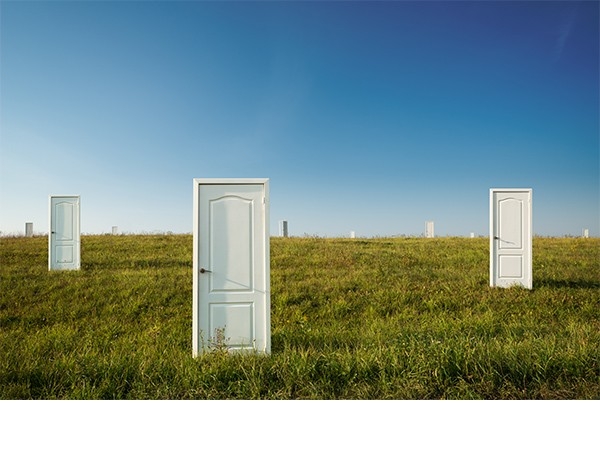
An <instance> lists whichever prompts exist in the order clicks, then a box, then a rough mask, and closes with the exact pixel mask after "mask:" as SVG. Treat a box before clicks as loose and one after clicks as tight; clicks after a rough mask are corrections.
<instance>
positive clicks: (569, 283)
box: [533, 279, 600, 289]
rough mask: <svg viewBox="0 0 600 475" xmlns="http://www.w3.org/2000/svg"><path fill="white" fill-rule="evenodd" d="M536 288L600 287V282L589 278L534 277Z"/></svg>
mask: <svg viewBox="0 0 600 475" xmlns="http://www.w3.org/2000/svg"><path fill="white" fill-rule="evenodd" d="M533 285H534V288H540V287H549V288H551V289H600V282H592V281H588V280H564V279H534V282H533Z"/></svg>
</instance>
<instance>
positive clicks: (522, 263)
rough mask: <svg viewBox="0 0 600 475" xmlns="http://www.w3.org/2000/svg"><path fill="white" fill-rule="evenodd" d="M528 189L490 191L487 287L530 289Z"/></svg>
mask: <svg viewBox="0 0 600 475" xmlns="http://www.w3.org/2000/svg"><path fill="white" fill-rule="evenodd" d="M531 198H532V190H531V189H530V188H526V189H522V188H514V189H510V188H509V189H506V188H492V189H491V190H490V285H491V286H492V287H496V286H497V287H509V286H511V285H522V286H523V287H525V288H528V289H531V288H532V270H531V261H532V259H531V258H532V253H531V240H532V226H531V222H532V218H531Z"/></svg>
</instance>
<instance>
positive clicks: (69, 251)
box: [48, 196, 81, 270]
mask: <svg viewBox="0 0 600 475" xmlns="http://www.w3.org/2000/svg"><path fill="white" fill-rule="evenodd" d="M79 220H80V197H79V196H51V197H50V219H49V223H50V230H49V233H48V269H50V270H78V269H79V268H80V264H81V256H80V252H81V245H80V223H79Z"/></svg>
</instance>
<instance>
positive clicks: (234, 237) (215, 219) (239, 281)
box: [193, 179, 270, 355]
mask: <svg viewBox="0 0 600 475" xmlns="http://www.w3.org/2000/svg"><path fill="white" fill-rule="evenodd" d="M267 195H268V185H267V181H266V180H263V181H258V180H249V182H246V183H244V182H243V181H240V182H231V181H227V180H225V181H224V182H219V181H218V180H198V179H197V180H194V304H193V305H194V325H193V326H194V329H193V332H194V338H193V346H194V348H193V353H194V355H197V354H198V353H201V352H203V351H206V350H207V349H209V348H211V347H212V346H214V345H218V346H219V347H221V348H222V347H226V348H227V349H228V350H229V351H240V350H255V351H258V352H264V353H268V352H270V316H269V312H270V295H269V262H268V259H269V241H268V229H269V226H268V206H267Z"/></svg>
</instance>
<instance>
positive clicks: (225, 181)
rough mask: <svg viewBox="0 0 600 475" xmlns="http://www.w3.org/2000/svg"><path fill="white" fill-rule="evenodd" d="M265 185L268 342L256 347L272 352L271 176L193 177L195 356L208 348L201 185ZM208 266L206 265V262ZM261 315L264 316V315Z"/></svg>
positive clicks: (265, 318) (193, 328) (265, 285)
mask: <svg viewBox="0 0 600 475" xmlns="http://www.w3.org/2000/svg"><path fill="white" fill-rule="evenodd" d="M257 184H258V185H262V186H263V193H264V194H263V205H264V206H263V213H264V219H263V228H264V229H263V230H262V233H263V234H264V244H263V246H264V247H263V252H264V258H265V263H264V277H263V280H262V281H261V282H260V287H261V288H263V289H265V291H264V292H262V293H263V295H264V299H265V301H264V308H265V315H264V322H265V323H264V324H265V341H264V342H263V343H262V344H261V345H260V347H257V348H255V350H256V351H257V352H259V353H266V354H269V353H270V352H271V284H270V280H271V277H270V247H269V236H270V234H269V179H268V178H194V180H193V186H194V193H193V196H194V202H193V226H194V228H193V274H192V280H193V291H192V306H193V320H192V354H193V356H194V357H196V356H198V355H199V354H201V353H203V352H204V351H206V350H207V349H208V347H207V343H208V342H206V341H204V338H205V337H206V335H203V333H206V328H205V327H206V325H207V324H206V321H207V320H208V316H203V315H200V311H199V309H200V298H201V297H200V278H201V277H204V276H201V271H202V270H204V269H203V268H202V265H203V264H204V263H200V262H199V259H200V239H201V236H200V229H199V226H200V215H199V212H200V187H201V186H202V185H257ZM204 265H206V264H204ZM261 317H262V316H261Z"/></svg>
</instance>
